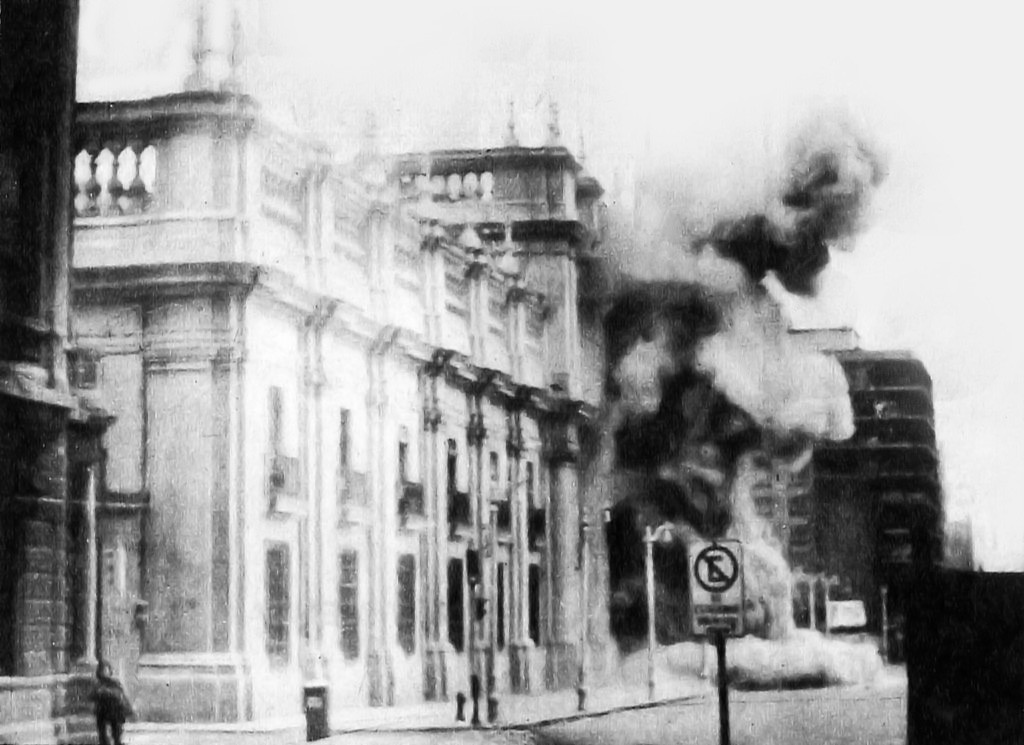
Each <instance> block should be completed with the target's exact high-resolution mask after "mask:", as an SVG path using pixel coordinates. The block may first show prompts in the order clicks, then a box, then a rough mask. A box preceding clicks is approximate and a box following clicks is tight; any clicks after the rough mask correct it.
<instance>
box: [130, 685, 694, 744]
mask: <svg viewBox="0 0 1024 745" xmlns="http://www.w3.org/2000/svg"><path fill="white" fill-rule="evenodd" d="M711 691H712V688H711V685H710V683H709V682H708V681H706V680H701V679H699V678H695V677H687V678H675V679H671V678H668V676H665V677H664V678H661V679H659V681H658V687H657V690H656V695H655V698H654V700H653V701H652V700H651V699H650V698H649V697H648V693H647V686H646V685H642V686H640V685H605V686H598V687H595V688H592V689H590V690H589V692H588V695H587V706H586V711H583V712H580V711H578V709H577V704H578V699H577V694H576V689H575V688H568V689H564V690H560V691H544V692H541V693H537V694H534V695H511V694H507V695H503V696H499V699H498V701H499V704H498V721H497V722H496V723H495V724H494V725H487V724H486V714H487V702H486V699H481V701H480V716H481V720H482V721H483V722H485V724H484V728H485V730H484V731H486V729H487V728H489V729H490V730H492V731H494V730H509V729H518V728H525V727H530V726H538V725H545V724H552V723H556V722H564V721H571V720H574V719H579V718H582V717H592V716H600V715H602V714H608V713H610V712H613V711H621V710H624V709H636V708H645V707H649V706H657V705H659V704H663V703H668V702H671V701H679V700H682V699H687V698H694V697H698V696H701V695H703V694H706V693H711ZM453 698H454V697H453ZM465 713H466V720H467V721H464V722H457V721H456V720H455V701H454V700H452V701H446V702H439V703H422V704H416V705H413V706H394V707H360V708H357V709H351V710H348V711H345V712H344V713H339V712H337V711H335V712H332V715H331V719H330V729H331V735H332V736H331V737H329V738H327V739H324V740H320V741H319V742H321V743H324V744H325V745H330V744H331V743H342V742H345V743H348V742H352V739H351V735H353V734H357V733H360V732H362V733H370V732H380V733H384V732H392V733H402V732H405V733H407V734H410V735H411V734H412V733H415V732H423V733H431V732H433V733H445V732H448V733H452V734H456V733H459V732H467V733H468V732H471V731H473V729H474V728H472V727H471V726H470V725H469V721H468V720H469V719H470V717H471V715H472V702H471V701H470V702H467V704H466V712H465ZM305 734H306V733H305V728H304V727H303V728H302V729H301V731H300V730H297V729H296V728H294V727H291V728H288V729H273V728H268V727H267V726H266V725H263V726H254V725H253V724H252V723H250V724H248V725H247V726H246V725H155V724H148V723H139V724H134V723H132V724H129V725H128V726H127V727H126V728H125V738H124V739H125V742H126V744H127V745H157V744H158V743H159V744H160V745H164V744H165V743H177V744H179V745H186V744H187V745H214V743H217V744H220V743H225V744H234V745H243V744H244V745H256V744H257V743H259V744H260V745H262V744H263V743H268V744H269V743H275V744H276V743H300V742H305Z"/></svg>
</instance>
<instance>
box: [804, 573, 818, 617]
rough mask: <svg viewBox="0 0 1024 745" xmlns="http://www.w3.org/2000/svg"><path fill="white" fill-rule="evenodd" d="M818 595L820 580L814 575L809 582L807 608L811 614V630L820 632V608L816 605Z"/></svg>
mask: <svg viewBox="0 0 1024 745" xmlns="http://www.w3.org/2000/svg"><path fill="white" fill-rule="evenodd" d="M817 594H818V580H817V578H816V577H815V576H814V575H813V574H812V575H811V576H810V578H808V580H807V607H808V610H810V613H811V628H812V629H814V630H815V631H817V630H818V608H817V607H816V603H815V595H817Z"/></svg>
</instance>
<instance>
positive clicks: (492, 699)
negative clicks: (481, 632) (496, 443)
mask: <svg viewBox="0 0 1024 745" xmlns="http://www.w3.org/2000/svg"><path fill="white" fill-rule="evenodd" d="M490 509H491V523H490V524H491V535H490V554H491V557H490V558H491V560H490V562H489V563H488V572H489V574H490V585H491V592H492V593H493V595H492V598H493V602H492V603H491V623H490V629H491V643H490V647H491V652H490V654H489V655H488V656H487V657H488V658H487V663H488V664H487V721H488V722H489V723H490V724H494V723H495V722H496V721H497V719H498V696H497V694H496V692H495V680H494V666H495V663H496V662H497V654H498V608H497V597H498V569H497V567H498V505H497V503H496V502H491V505H490Z"/></svg>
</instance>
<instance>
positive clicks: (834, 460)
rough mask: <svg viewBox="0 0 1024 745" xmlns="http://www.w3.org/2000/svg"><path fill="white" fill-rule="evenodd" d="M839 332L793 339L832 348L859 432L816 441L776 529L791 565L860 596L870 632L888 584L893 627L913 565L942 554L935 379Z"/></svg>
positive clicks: (901, 614)
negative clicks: (785, 524)
mask: <svg viewBox="0 0 1024 745" xmlns="http://www.w3.org/2000/svg"><path fill="white" fill-rule="evenodd" d="M837 333H839V332H838V331H837V330H827V331H814V332H796V333H795V334H794V338H796V339H797V340H798V342H800V343H807V344H811V345H814V346H815V347H816V348H819V349H822V350H823V351H828V352H832V353H833V354H835V356H836V359H837V360H838V361H839V363H840V364H841V365H842V367H843V370H844V372H845V373H846V378H847V380H848V382H849V385H850V399H851V403H852V405H853V415H854V424H855V427H856V431H855V433H854V435H853V437H851V438H850V439H849V440H846V441H843V442H823V443H820V444H818V445H816V446H815V448H814V454H813V459H812V461H811V462H810V463H809V464H808V465H807V467H806V469H805V470H803V471H802V472H801V478H799V479H797V480H796V483H795V484H794V489H793V491H792V493H791V494H790V495H789V497H788V510H787V512H789V513H793V512H795V513H796V514H797V515H798V519H794V520H793V521H791V522H790V525H789V532H788V534H787V533H786V532H783V533H782V536H783V537H784V539H785V540H784V543H785V545H786V547H787V552H788V558H789V560H790V562H791V564H792V565H793V566H797V567H802V568H805V569H806V570H808V571H821V572H824V573H825V574H827V575H831V576H834V577H835V578H836V579H837V580H838V583H839V588H838V589H837V592H840V593H842V594H843V595H846V596H848V597H850V598H853V599H858V600H863V601H864V604H865V609H866V611H867V619H868V628H869V629H871V630H872V631H874V632H880V631H881V625H882V589H883V588H885V591H886V594H887V606H888V607H887V613H888V621H889V624H890V626H891V627H892V628H893V630H894V631H895V632H896V633H897V634H899V633H901V630H902V624H903V622H904V618H905V608H906V603H907V593H908V591H910V589H911V577H912V576H913V571H914V570H915V569H916V568H921V567H926V566H932V565H935V564H938V563H939V562H941V561H942V557H943V541H944V535H943V509H942V489H941V483H940V477H939V457H938V450H937V447H936V440H935V410H934V406H933V403H932V381H931V377H930V376H929V374H928V371H927V370H926V369H925V366H924V364H923V363H922V362H921V361H920V360H919V359H917V358H916V357H914V356H913V355H912V354H911V353H909V352H905V351H866V350H863V349H858V348H856V347H855V337H844V336H842V335H841V334H840V336H835V335H836V334H837ZM829 334H831V335H833V336H829ZM851 347H852V348H851ZM810 493H812V494H813V499H812V500H811V501H809V502H807V503H806V504H805V500H806V498H807V496H808V494H810ZM794 505H798V506H797V507H796V509H795V510H794ZM804 525H807V526H808V527H803V526H804Z"/></svg>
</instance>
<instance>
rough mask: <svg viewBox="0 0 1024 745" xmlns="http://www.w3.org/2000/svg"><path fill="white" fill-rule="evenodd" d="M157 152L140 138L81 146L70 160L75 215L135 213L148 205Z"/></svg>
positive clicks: (100, 215) (151, 193)
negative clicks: (72, 162) (99, 145)
mask: <svg viewBox="0 0 1024 745" xmlns="http://www.w3.org/2000/svg"><path fill="white" fill-rule="evenodd" d="M156 168H157V151H156V148H155V147H154V146H153V145H152V144H148V143H146V142H145V141H144V140H143V141H138V140H136V141H131V142H125V143H106V144H104V146H103V147H98V146H97V145H91V146H88V147H85V148H82V149H81V150H80V151H79V152H78V154H77V155H76V156H75V162H74V205H75V215H76V216H77V217H110V216H120V215H137V214H140V213H142V212H145V211H147V210H148V209H149V207H150V205H151V204H152V196H153V187H154V183H155V181H156Z"/></svg>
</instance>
